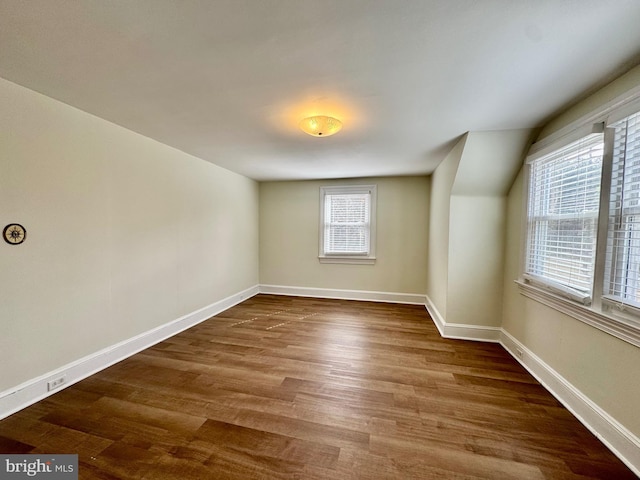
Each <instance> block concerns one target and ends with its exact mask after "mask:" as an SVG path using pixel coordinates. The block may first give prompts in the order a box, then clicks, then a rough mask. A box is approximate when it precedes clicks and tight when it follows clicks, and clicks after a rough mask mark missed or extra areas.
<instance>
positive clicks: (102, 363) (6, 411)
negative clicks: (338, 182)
mask: <svg viewBox="0 0 640 480" xmlns="http://www.w3.org/2000/svg"><path fill="white" fill-rule="evenodd" d="M258 293H259V287H258V286H257V285H256V286H254V287H251V288H248V289H246V290H243V291H242V292H238V293H236V294H234V295H231V296H229V297H227V298H224V299H222V300H219V301H217V302H214V303H212V304H211V305H208V306H206V307H203V308H201V309H199V310H196V311H195V312H191V313H189V314H187V315H184V316H183V317H180V318H178V319H176V320H173V321H171V322H169V323H165V324H164V325H161V326H159V327H156V328H154V329H152V330H149V331H147V332H144V333H142V334H140V335H137V336H135V337H132V338H129V339H127V340H124V341H122V342H120V343H117V344H115V345H112V346H110V347H107V348H104V349H102V350H100V351H98V352H95V353H93V354H91V355H87V356H86V357H83V358H81V359H79V360H76V361H74V362H71V363H69V364H67V365H64V366H62V367H60V368H57V369H55V370H52V371H50V372H47V373H46V374H44V375H41V376H39V377H37V378H34V379H31V380H28V381H27V382H24V383H22V384H20V385H18V386H16V387H13V388H11V389H9V390H5V391H4V392H1V393H0V419H3V418H5V417H8V416H9V415H11V414H13V413H15V412H17V411H19V410H22V409H23V408H26V407H28V406H29V405H31V404H33V403H35V402H37V401H39V400H42V399H44V398H46V397H48V396H50V395H53V394H54V393H57V392H59V391H60V390H62V389H63V388H66V387H68V386H70V385H73V384H74V383H77V382H79V381H80V380H83V379H85V378H87V377H89V376H91V375H93V374H94V373H97V372H99V371H100V370H103V369H105V368H107V367H109V366H111V365H113V364H115V363H117V362H119V361H121V360H124V359H125V358H127V357H130V356H131V355H134V354H136V353H138V352H140V351H142V350H144V349H145V348H149V347H151V346H152V345H155V344H156V343H158V342H161V341H163V340H165V339H167V338H169V337H171V336H173V335H176V334H177V333H180V332H182V331H183V330H186V329H188V328H190V327H193V326H194V325H197V324H198V323H200V322H203V321H204V320H207V319H208V318H211V317H212V316H214V315H217V314H218V313H220V312H223V311H224V310H226V309H228V308H230V307H232V306H234V305H237V304H238V303H240V302H243V301H244V300H246V299H247V298H250V297H252V296H254V295H257V294H258ZM62 375H65V384H64V385H62V386H61V387H60V388H58V389H56V390H53V391H51V392H49V391H47V382H48V381H50V380H51V379H53V378H58V377H60V376H62Z"/></svg>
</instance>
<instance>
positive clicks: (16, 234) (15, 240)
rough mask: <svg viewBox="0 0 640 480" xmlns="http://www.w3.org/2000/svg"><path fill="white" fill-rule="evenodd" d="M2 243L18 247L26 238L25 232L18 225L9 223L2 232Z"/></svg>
mask: <svg viewBox="0 0 640 480" xmlns="http://www.w3.org/2000/svg"><path fill="white" fill-rule="evenodd" d="M2 236H3V237H4V241H5V242H7V243H9V244H11V245H20V244H21V243H22V242H24V239H25V238H27V231H26V230H25V228H24V227H23V226H22V225H20V224H18V223H10V224H9V225H7V226H6V227H4V230H3V231H2Z"/></svg>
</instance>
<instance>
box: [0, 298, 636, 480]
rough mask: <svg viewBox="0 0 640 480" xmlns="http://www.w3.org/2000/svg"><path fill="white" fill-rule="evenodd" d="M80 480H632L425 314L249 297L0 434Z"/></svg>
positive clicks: (13, 421)
mask: <svg viewBox="0 0 640 480" xmlns="http://www.w3.org/2000/svg"><path fill="white" fill-rule="evenodd" d="M0 452H3V453H78V454H79V465H80V478H81V479H102V480H113V479H132V480H140V479H154V480H157V479H180V480H185V479H186V480H189V479H209V478H212V479H235V480H237V479H242V480H251V479H268V480H274V479H275V480H278V479H296V480H320V479H336V478H340V479H344V480H350V479H372V480H376V479H402V480H405V479H421V480H423V479H457V480H479V479H485V480H486V479H518V480H520V479H540V480H542V479H546V480H594V479H601V480H604V479H606V480H610V479H615V480H619V479H621V480H626V479H630V478H635V475H634V474H633V473H632V472H631V471H630V470H629V469H628V468H626V467H625V466H624V465H623V464H622V462H620V461H619V460H618V459H617V458H616V457H615V456H614V455H613V454H612V453H611V452H610V451H609V450H607V449H606V448H605V447H604V446H603V445H602V444H601V443H600V442H599V441H598V440H597V439H596V438H595V437H594V436H593V435H592V434H591V433H590V432H589V431H588V430H587V429H586V428H585V427H583V426H582V425H581V424H580V423H579V422H578V421H577V420H576V419H575V418H574V417H573V416H572V415H571V414H570V413H569V412H568V411H567V410H566V409H565V408H564V407H563V406H562V405H561V404H560V403H559V402H558V401H557V400H556V399H554V398H553V397H552V396H551V395H550V394H549V393H548V392H547V391H546V390H545V389H544V388H543V387H542V386H541V385H540V384H539V383H538V382H537V381H536V380H535V379H534V378H533V377H531V376H530V375H529V374H528V373H527V372H526V371H525V370H524V369H523V368H522V367H521V366H520V365H519V364H518V363H517V362H516V361H514V360H513V359H512V358H511V357H510V356H509V354H508V353H507V352H505V350H504V349H503V348H502V347H501V346H499V345H496V344H488V343H480V342H464V341H458V340H450V339H442V338H441V337H440V335H439V333H438V331H437V329H436V328H435V326H434V324H433V322H432V321H431V319H430V318H429V317H428V314H427V312H426V310H425V309H424V307H422V306H419V305H393V304H384V303H372V302H354V301H348V300H325V299H310V298H299V297H282V296H270V295H258V296H256V297H253V298H251V299H249V300H247V301H245V302H244V303H242V304H240V305H237V306H235V307H233V308H231V309H229V310H227V311H225V312H223V313H221V314H220V315H218V316H216V317H213V318H211V319H209V320H207V321H205V322H203V323H201V324H199V325H197V326H195V327H193V328H191V329H189V330H186V331H184V332H182V333H181V334H179V335H176V336H174V337H172V338H169V339H167V340H165V341H163V342H161V343H159V344H157V345H155V346H153V347H151V348H149V349H147V350H145V351H143V352H140V353H139V354H137V355H134V356H133V357H131V358H129V359H127V360H125V361H122V362H120V363H118V364H116V365H114V366H112V367H110V368H108V369H106V370H104V371H102V372H100V373H98V374H96V375H94V376H92V377H90V378H88V379H86V380H84V381H82V382H79V383H77V384H76V385H73V386H71V387H69V388H68V389H65V390H63V391H61V392H59V393H57V394H56V395H54V396H52V397H50V398H47V399H45V400H43V401H41V402H38V403H36V404H34V405H32V406H31V407H29V408H27V409H25V410H23V411H21V412H18V413H16V414H14V415H12V416H11V417H9V418H7V419H5V420H3V421H1V422H0Z"/></svg>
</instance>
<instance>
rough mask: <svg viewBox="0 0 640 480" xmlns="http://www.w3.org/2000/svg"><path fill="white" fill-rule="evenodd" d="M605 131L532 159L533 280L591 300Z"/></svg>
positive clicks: (530, 222) (529, 271) (530, 267)
mask: <svg viewBox="0 0 640 480" xmlns="http://www.w3.org/2000/svg"><path fill="white" fill-rule="evenodd" d="M602 148H603V139H602V134H594V135H590V136H588V137H586V138H583V139H581V140H578V141H577V142H574V143H572V144H570V145H568V146H566V147H564V148H561V149H560V150H557V151H555V152H552V153H550V154H548V155H545V156H543V157H542V158H539V159H537V160H535V161H534V162H532V163H531V167H530V181H529V188H530V190H529V212H528V235H527V238H528V241H527V264H526V269H525V273H526V275H527V277H528V278H529V280H532V281H534V282H539V283H541V284H544V285H545V286H551V287H555V288H556V289H557V290H559V291H561V292H562V293H563V294H565V295H567V296H569V297H570V298H573V299H576V300H579V301H581V302H583V303H585V304H588V303H590V301H591V287H592V284H593V271H594V263H595V253H596V235H597V223H598V207H599V201H600V176H601V170H602Z"/></svg>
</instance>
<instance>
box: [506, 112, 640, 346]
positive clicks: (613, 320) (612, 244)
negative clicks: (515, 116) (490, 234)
mask: <svg viewBox="0 0 640 480" xmlns="http://www.w3.org/2000/svg"><path fill="white" fill-rule="evenodd" d="M602 119H603V120H604V123H602V124H596V125H594V128H591V127H588V128H585V129H584V130H582V131H580V130H578V131H576V132H573V133H570V134H568V137H565V140H564V142H563V144H562V145H560V146H558V145H556V147H555V148H553V149H552V147H550V146H546V147H545V146H542V147H540V146H538V147H535V146H534V147H533V148H532V150H533V151H534V153H533V154H531V155H530V156H529V158H528V160H527V168H528V172H529V175H528V181H529V184H528V188H527V189H526V190H527V195H528V199H527V224H526V227H527V235H526V245H525V249H524V262H523V269H522V271H523V273H522V277H521V279H519V280H518V281H517V282H518V284H519V285H520V288H521V292H522V294H523V295H526V296H528V297H530V298H533V299H535V300H538V301H540V302H542V303H544V304H546V305H549V306H551V307H553V308H556V309H557V310H559V311H561V312H563V313H566V314H568V315H571V316H573V317H575V318H577V319H579V320H582V321H584V322H585V323H588V324H590V325H592V326H594V327H596V328H599V329H601V330H604V331H606V332H608V333H610V334H612V335H614V336H616V337H618V338H621V339H623V340H625V341H627V342H629V343H632V344H634V345H636V346H640V103H635V104H633V105H631V104H627V105H624V106H623V107H618V110H615V109H614V108H613V107H611V110H609V111H608V112H607V113H606V114H602ZM536 150H537V151H536Z"/></svg>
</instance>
